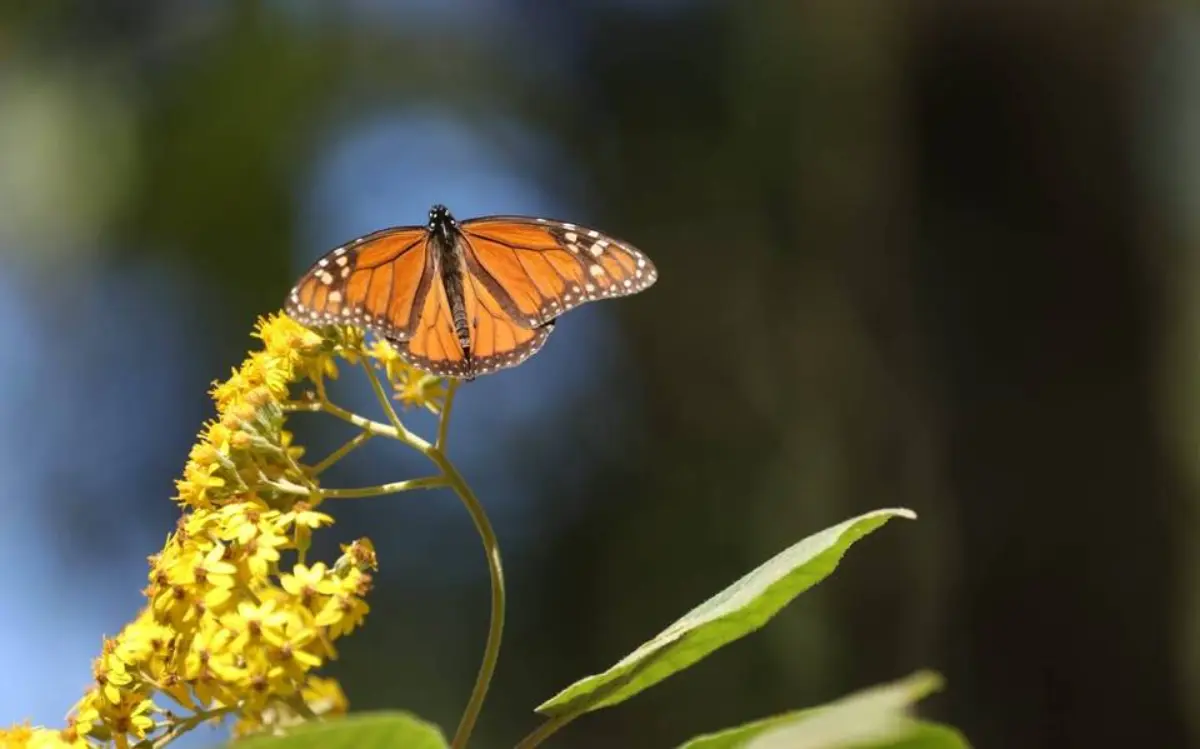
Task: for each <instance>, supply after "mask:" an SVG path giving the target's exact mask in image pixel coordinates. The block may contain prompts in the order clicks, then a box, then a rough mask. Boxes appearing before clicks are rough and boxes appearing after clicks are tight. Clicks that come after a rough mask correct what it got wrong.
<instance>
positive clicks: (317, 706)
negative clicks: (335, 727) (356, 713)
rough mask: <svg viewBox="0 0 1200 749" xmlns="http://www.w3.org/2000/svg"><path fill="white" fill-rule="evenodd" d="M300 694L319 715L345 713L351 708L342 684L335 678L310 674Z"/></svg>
mask: <svg viewBox="0 0 1200 749" xmlns="http://www.w3.org/2000/svg"><path fill="white" fill-rule="evenodd" d="M300 694H301V695H302V696H303V697H304V702H305V703H307V704H308V708H309V709H310V710H312V711H313V712H314V713H315V714H317V715H343V714H345V712H346V711H347V710H348V709H349V708H350V703H349V701H348V700H347V699H346V695H345V694H344V693H343V692H342V687H341V685H340V684H338V683H337V682H336V681H334V680H333V679H323V678H321V677H319V676H310V677H309V679H308V682H307V683H305V685H304V689H302V690H301V692H300Z"/></svg>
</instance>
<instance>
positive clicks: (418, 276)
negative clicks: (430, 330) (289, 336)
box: [284, 226, 434, 341]
mask: <svg viewBox="0 0 1200 749" xmlns="http://www.w3.org/2000/svg"><path fill="white" fill-rule="evenodd" d="M427 237H428V233H427V232H426V230H425V227H422V226H403V227H395V228H391V229H382V230H380V231H377V232H373V233H371V234H367V235H366V236H363V237H359V238H358V239H355V240H354V241H352V242H349V243H347V244H345V245H343V246H341V247H338V248H336V249H334V250H332V251H330V252H329V253H327V254H326V255H325V256H324V257H322V258H321V259H320V260H318V261H317V262H315V263H313V265H312V267H311V268H309V269H308V271H307V272H306V273H305V274H304V275H303V276H302V277H301V278H300V280H299V281H298V282H297V283H296V286H295V287H294V288H293V289H292V292H291V294H289V295H288V299H287V302H286V304H285V305H284V309H285V310H286V312H287V313H288V314H289V315H290V316H292V317H293V318H295V319H296V320H297V321H299V322H301V323H303V324H305V325H314V326H316V325H343V324H344V325H360V326H363V327H365V328H369V329H371V330H374V331H375V332H377V333H378V334H380V335H382V336H384V337H386V338H390V339H393V340H397V341H403V340H408V339H409V338H410V337H411V336H412V335H413V332H414V330H415V328H416V324H417V321H418V316H417V315H415V314H413V313H414V311H416V310H419V309H420V308H421V306H422V302H423V298H424V297H425V296H427V295H428V292H429V288H430V286H431V284H432V282H433V280H434V279H433V275H434V273H433V270H434V269H433V263H432V257H431V256H430V253H429V252H428V242H427Z"/></svg>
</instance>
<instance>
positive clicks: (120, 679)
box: [92, 652, 133, 705]
mask: <svg viewBox="0 0 1200 749" xmlns="http://www.w3.org/2000/svg"><path fill="white" fill-rule="evenodd" d="M92 676H93V677H94V678H95V679H96V686H97V687H99V688H100V692H101V694H103V695H104V698H105V699H106V700H108V701H109V702H111V703H113V704H114V705H115V704H119V703H120V702H121V699H122V698H123V697H124V694H125V692H126V690H128V689H130V688H131V686H132V685H133V674H131V673H129V671H128V670H127V669H126V666H125V663H124V661H122V660H121V659H120V658H117V657H115V656H114V655H113V654H112V653H110V652H105V653H104V654H102V655H101V656H100V657H99V658H97V659H96V662H95V663H94V664H92Z"/></svg>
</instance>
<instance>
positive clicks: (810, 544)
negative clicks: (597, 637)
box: [537, 509, 916, 716]
mask: <svg viewBox="0 0 1200 749" xmlns="http://www.w3.org/2000/svg"><path fill="white" fill-rule="evenodd" d="M894 517H903V518H915V517H916V514H915V513H913V512H912V510H906V509H888V510H876V511H875V512H869V513H867V514H865V515H860V516H859V517H856V518H853V519H851V520H847V521H846V522H844V523H841V524H839V525H835V526H833V527H832V528H829V529H826V530H824V531H821V532H820V533H818V534H816V535H814V536H809V537H808V538H806V539H804V540H803V541H800V542H799V543H797V544H794V545H793V546H790V547H788V548H787V549H784V550H783V551H782V552H780V553H779V554H777V555H775V556H774V557H773V558H771V559H770V560H768V561H767V562H766V563H765V564H763V565H761V566H760V567H758V568H756V569H754V570H753V571H751V572H750V573H749V574H747V575H745V576H744V577H742V578H741V579H740V580H738V581H737V582H735V583H734V584H733V585H730V586H729V587H728V588H726V589H725V590H723V591H721V592H720V593H718V594H717V595H715V596H713V597H712V598H710V599H708V600H707V601H705V602H704V603H702V604H700V605H699V606H697V607H696V608H694V609H692V610H691V611H690V612H688V613H687V614H685V615H684V616H683V618H681V619H680V620H679V621H677V622H675V623H674V624H672V625H671V626H669V627H667V628H666V629H665V630H663V631H662V632H661V633H660V634H659V635H658V636H657V637H655V638H654V639H652V640H650V641H649V642H647V643H645V644H644V645H642V646H641V647H639V648H638V649H637V650H635V651H633V652H632V653H630V654H629V655H627V656H625V657H624V658H623V659H621V660H620V661H619V662H617V663H616V664H615V665H614V666H612V667H611V668H609V669H608V670H607V671H605V672H603V673H600V674H595V675H593V676H588V677H587V678H585V679H582V680H580V681H577V682H575V683H574V684H572V685H571V686H569V687H567V688H566V689H564V690H563V691H562V692H559V693H558V694H557V695H556V696H554V697H552V698H551V699H550V700H548V701H547V702H545V703H543V704H542V705H540V706H539V707H538V708H537V710H538V712H540V713H543V714H546V715H555V716H558V715H563V714H580V713H584V712H588V711H589V710H596V709H598V708H601V707H607V706H609V705H615V704H617V703H618V702H622V701H624V700H627V699H629V698H630V697H632V696H633V695H635V694H637V693H638V692H640V691H642V690H643V689H646V688H647V687H650V686H652V685H654V684H657V683H658V682H660V681H662V680H663V679H665V678H667V677H668V676H670V675H671V674H673V673H675V672H677V671H682V670H683V669H685V668H687V667H688V666H690V665H692V664H693V663H695V662H696V661H698V660H700V659H701V658H703V657H704V656H706V655H708V654H709V653H711V652H712V651H714V650H716V649H717V648H719V647H721V646H722V645H726V644H728V643H730V642H732V641H734V640H737V639H738V638H741V637H744V636H746V635H747V634H749V633H751V632H753V631H754V630H756V629H758V628H759V627H761V626H763V625H764V624H766V623H767V621H768V620H769V619H770V618H771V617H773V616H775V614H777V613H778V612H779V610H780V609H782V608H783V607H784V606H786V605H787V604H788V603H789V602H790V601H791V600H792V599H793V598H795V597H796V596H798V595H800V594H801V593H803V592H804V591H806V590H808V589H809V588H811V587H812V586H814V585H816V584H817V583H819V582H820V581H821V580H824V579H825V578H826V577H828V576H829V574H830V573H832V572H833V570H834V569H835V568H836V567H837V565H838V562H839V561H840V560H841V558H842V555H843V554H845V553H846V549H848V548H849V547H850V545H851V544H853V543H854V542H855V541H857V540H858V539H860V538H862V537H863V536H865V535H867V534H868V533H870V532H872V531H874V530H876V529H877V528H879V527H880V526H882V525H883V524H884V523H886V522H887V521H888V520H891V519H892V518H894Z"/></svg>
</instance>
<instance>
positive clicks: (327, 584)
mask: <svg viewBox="0 0 1200 749" xmlns="http://www.w3.org/2000/svg"><path fill="white" fill-rule="evenodd" d="M279 582H280V584H281V585H282V586H283V589H284V591H286V592H287V593H288V594H289V595H291V596H293V597H294V598H296V599H297V600H298V601H299V603H300V605H302V606H304V607H305V608H307V609H308V610H309V611H312V612H313V613H316V612H317V611H318V610H319V609H320V608H321V606H322V604H323V603H324V601H325V599H326V598H327V597H328V596H331V595H333V594H334V593H336V592H337V590H338V586H337V583H336V582H335V581H334V580H333V579H332V578H331V577H330V576H329V570H328V569H327V568H326V567H325V563H324V562H317V563H316V564H314V565H313V566H312V567H307V566H305V565H303V564H297V565H296V566H295V567H293V568H292V574H290V575H288V574H284V575H281V576H280V578H279Z"/></svg>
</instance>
